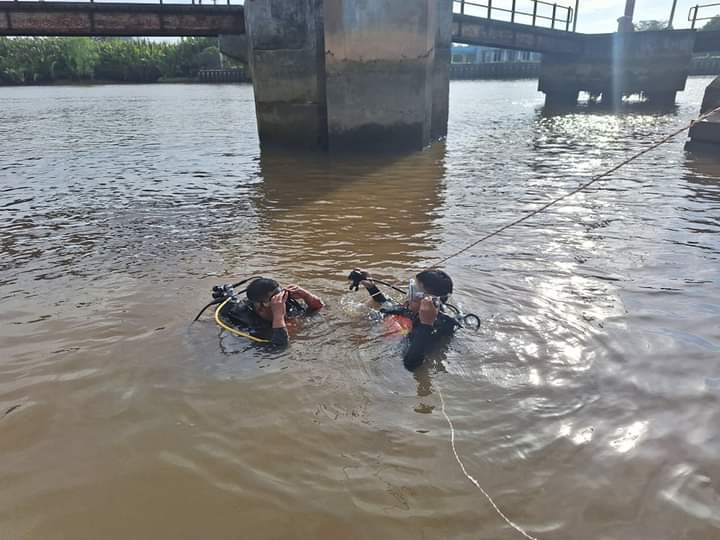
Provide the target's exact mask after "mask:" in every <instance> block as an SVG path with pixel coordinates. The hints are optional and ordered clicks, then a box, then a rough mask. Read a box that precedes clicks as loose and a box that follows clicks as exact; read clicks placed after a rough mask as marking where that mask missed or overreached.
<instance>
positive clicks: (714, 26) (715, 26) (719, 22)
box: [701, 15, 720, 30]
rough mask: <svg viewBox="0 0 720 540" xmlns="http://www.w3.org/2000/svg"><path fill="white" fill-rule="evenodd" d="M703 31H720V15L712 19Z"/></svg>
mask: <svg viewBox="0 0 720 540" xmlns="http://www.w3.org/2000/svg"><path fill="white" fill-rule="evenodd" d="M701 30H720V15H718V16H717V17H713V18H712V19H710V20H709V21H708V22H707V23H706V24H705V26H703V27H702V28H701Z"/></svg>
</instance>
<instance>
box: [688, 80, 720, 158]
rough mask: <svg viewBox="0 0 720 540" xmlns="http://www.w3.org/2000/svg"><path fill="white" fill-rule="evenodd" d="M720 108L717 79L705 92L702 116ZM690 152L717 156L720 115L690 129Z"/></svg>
mask: <svg viewBox="0 0 720 540" xmlns="http://www.w3.org/2000/svg"><path fill="white" fill-rule="evenodd" d="M718 107H720V77H718V78H717V79H715V80H714V81H713V82H712V83H711V84H710V86H708V87H707V90H706V91H705V98H704V99H703V104H702V108H701V109H700V114H707V113H709V112H710V111H713V110H715V109H717V108H718ZM690 139H691V140H690V142H689V143H688V144H687V146H686V148H687V149H689V150H708V151H710V152H712V153H713V154H715V155H717V151H718V149H720V113H715V114H714V115H712V116H710V117H708V118H706V119H705V120H703V121H702V122H696V123H695V124H694V125H693V127H692V128H691V129H690Z"/></svg>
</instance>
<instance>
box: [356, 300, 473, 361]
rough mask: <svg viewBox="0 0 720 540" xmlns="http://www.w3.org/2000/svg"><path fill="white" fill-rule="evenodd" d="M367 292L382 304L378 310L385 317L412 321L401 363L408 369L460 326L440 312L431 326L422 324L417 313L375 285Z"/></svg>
mask: <svg viewBox="0 0 720 540" xmlns="http://www.w3.org/2000/svg"><path fill="white" fill-rule="evenodd" d="M368 292H369V293H370V296H371V297H372V299H373V300H374V301H375V302H377V303H378V304H381V305H382V307H381V308H380V312H381V313H382V314H383V315H384V316H385V317H388V316H390V315H401V316H403V317H407V318H409V319H410V320H411V321H412V323H413V327H412V330H411V331H410V335H409V336H408V340H407V347H406V349H405V352H404V354H403V364H404V365H405V367H406V368H407V369H409V370H410V371H414V370H416V369H417V368H419V367H420V366H421V365H422V363H423V362H424V361H425V356H426V355H427V353H428V351H430V350H431V349H432V348H433V347H435V346H436V345H437V344H438V343H439V342H441V341H443V339H448V338H450V337H452V336H453V334H454V333H455V330H456V329H457V328H458V327H459V326H460V325H459V324H458V322H457V321H456V320H455V319H453V318H452V317H450V316H449V315H446V314H445V313H442V312H440V313H439V314H438V316H437V319H435V324H434V325H433V326H430V325H427V324H422V323H421V322H420V317H419V315H418V314H416V313H413V312H412V311H410V309H408V307H407V306H404V305H400V304H397V303H395V302H393V301H392V300H390V299H388V298H387V297H386V296H385V295H384V294H383V293H381V292H380V290H379V289H378V288H377V287H376V286H373V287H371V288H369V289H368Z"/></svg>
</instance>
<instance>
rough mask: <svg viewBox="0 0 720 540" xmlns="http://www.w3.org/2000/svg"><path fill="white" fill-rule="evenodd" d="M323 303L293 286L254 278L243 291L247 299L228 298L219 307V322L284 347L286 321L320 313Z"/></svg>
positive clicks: (287, 338)
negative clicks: (229, 299) (228, 299)
mask: <svg viewBox="0 0 720 540" xmlns="http://www.w3.org/2000/svg"><path fill="white" fill-rule="evenodd" d="M324 306H325V304H324V303H323V301H322V300H321V299H320V298H318V297H317V296H315V295H314V294H312V293H310V292H308V291H306V290H305V289H303V288H302V287H298V286H297V285H289V286H287V287H285V288H284V289H283V288H281V287H280V285H279V284H278V282H277V281H275V280H274V279H267V278H257V279H255V280H254V281H252V282H251V283H250V285H249V286H248V288H247V300H239V299H237V298H236V297H232V298H231V301H229V302H227V303H225V304H224V305H223V307H222V308H221V310H220V312H219V315H220V319H221V320H222V321H223V322H224V323H226V324H229V325H230V326H233V327H235V328H237V329H240V330H244V331H245V332H247V333H248V334H249V335H250V336H251V337H252V338H255V339H260V340H263V341H267V342H269V343H271V344H272V345H273V346H276V347H286V346H287V345H288V343H289V341H290V338H289V335H288V331H287V324H286V323H287V320H288V319H292V318H295V317H299V316H302V315H305V314H309V313H314V312H316V311H319V310H321V309H322V308H323V307H324Z"/></svg>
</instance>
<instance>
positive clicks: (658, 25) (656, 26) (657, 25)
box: [635, 21, 668, 32]
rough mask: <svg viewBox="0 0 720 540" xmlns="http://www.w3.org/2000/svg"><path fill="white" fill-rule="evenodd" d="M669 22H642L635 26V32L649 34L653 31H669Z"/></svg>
mask: <svg viewBox="0 0 720 540" xmlns="http://www.w3.org/2000/svg"><path fill="white" fill-rule="evenodd" d="M667 27H668V23H667V21H640V22H638V23H636V24H635V30H637V31H638V32H648V31H651V30H667Z"/></svg>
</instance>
